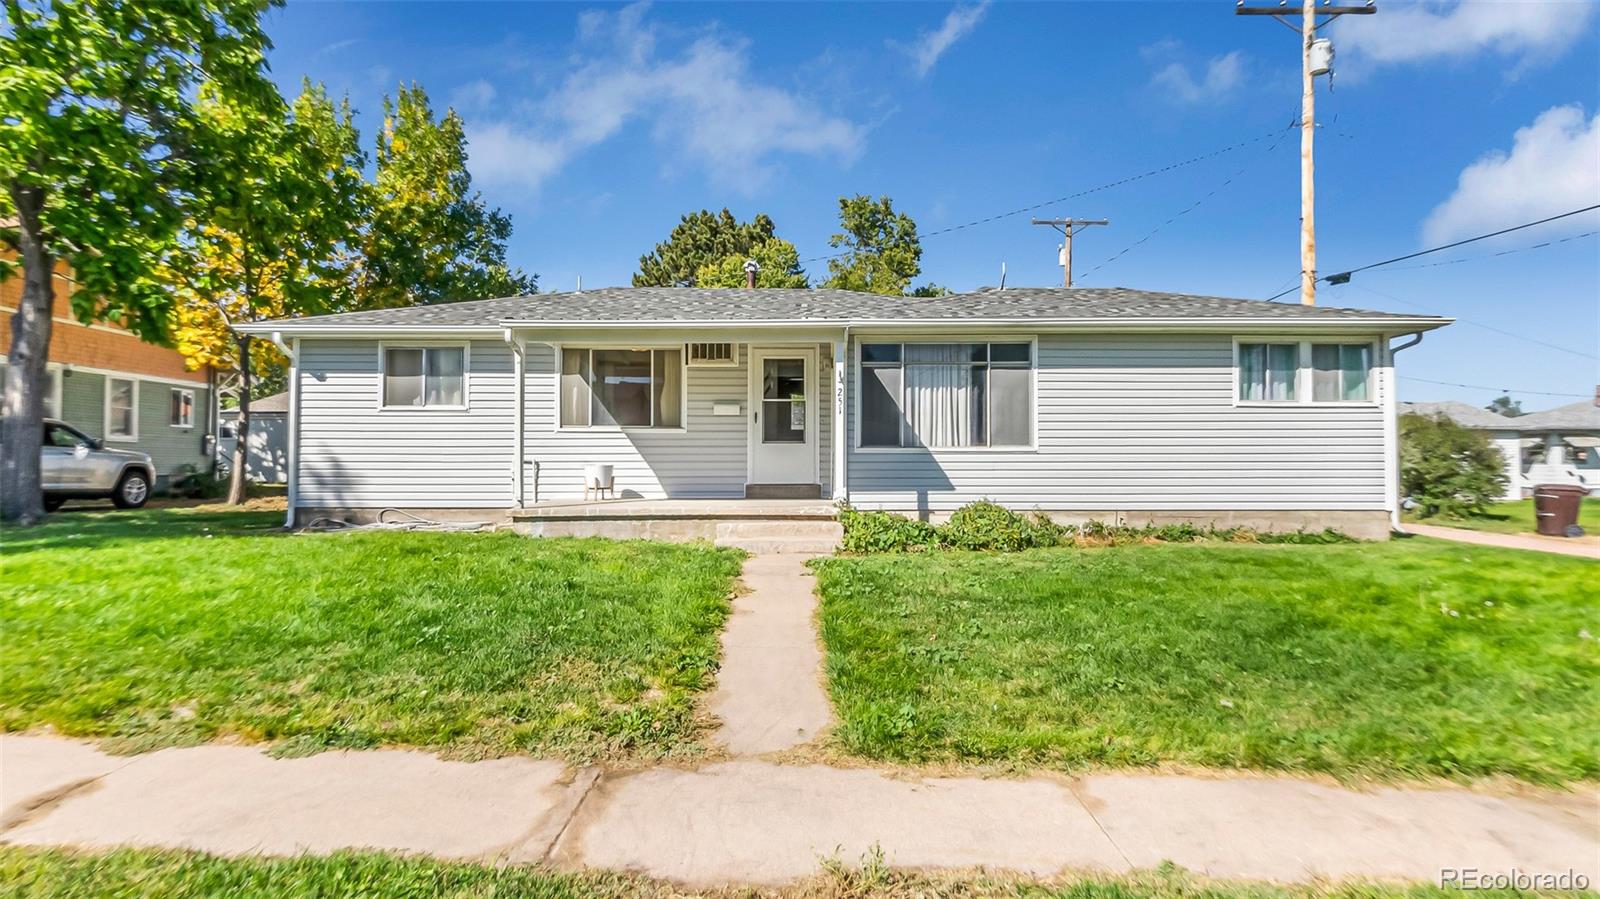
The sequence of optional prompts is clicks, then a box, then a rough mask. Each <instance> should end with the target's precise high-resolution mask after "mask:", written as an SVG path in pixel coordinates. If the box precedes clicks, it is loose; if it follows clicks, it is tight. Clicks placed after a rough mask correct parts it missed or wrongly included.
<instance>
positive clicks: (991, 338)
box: [850, 334, 1039, 455]
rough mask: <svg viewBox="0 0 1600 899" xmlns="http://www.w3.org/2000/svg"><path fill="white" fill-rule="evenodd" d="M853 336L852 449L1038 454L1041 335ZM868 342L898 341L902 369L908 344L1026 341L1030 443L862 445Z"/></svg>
mask: <svg viewBox="0 0 1600 899" xmlns="http://www.w3.org/2000/svg"><path fill="white" fill-rule="evenodd" d="M852 336H853V339H854V341H855V347H854V350H853V353H854V356H855V360H854V367H855V384H854V385H853V386H854V387H855V389H854V390H852V391H851V394H852V396H851V398H850V407H851V413H852V414H851V417H850V420H851V421H852V422H854V424H855V427H854V431H855V433H854V434H852V435H850V448H851V450H852V451H853V452H857V453H866V454H872V453H922V454H924V455H926V454H929V453H1037V452H1038V451H1039V337H1038V335H1037V334H1033V335H1029V336H1027V337H1019V336H1016V335H1005V334H994V335H983V334H979V335H973V336H967V335H962V336H960V337H954V336H943V337H929V336H927V335H915V336H908V335H898V334H881V335H877V334H875V335H872V336H864V335H861V334H856V335H852ZM868 343H898V344H900V346H901V351H900V353H901V356H900V358H901V363H900V364H901V366H902V369H903V367H904V365H905V361H904V360H905V349H904V347H905V346H906V345H907V344H914V343H939V344H950V343H991V344H992V343H1025V344H1027V345H1028V404H1029V413H1030V414H1029V421H1028V425H1029V429H1028V443H1027V445H1026V446H1020V445H1019V446H863V445H862V444H861V435H862V433H863V432H864V431H865V430H866V429H865V428H863V427H862V418H861V393H862V384H863V381H862V370H863V369H864V368H865V366H863V365H862V362H861V347H862V345H863V344H868ZM901 377H902V378H904V377H905V374H904V372H903V371H902V373H901ZM903 390H904V382H903V381H902V391H903ZM984 402H985V403H990V402H993V398H992V396H991V395H990V394H989V392H988V391H985V392H984ZM988 411H989V410H988V409H985V410H984V420H985V421H986V422H991V423H992V421H991V419H990V418H989V415H988Z"/></svg>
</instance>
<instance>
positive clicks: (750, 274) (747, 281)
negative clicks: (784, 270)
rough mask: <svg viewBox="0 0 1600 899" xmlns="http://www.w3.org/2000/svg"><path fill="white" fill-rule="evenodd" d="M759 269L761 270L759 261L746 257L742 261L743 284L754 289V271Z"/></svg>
mask: <svg viewBox="0 0 1600 899" xmlns="http://www.w3.org/2000/svg"><path fill="white" fill-rule="evenodd" d="M759 271H761V263H759V262H757V261H755V260H754V259H746V260H745V261H744V286H746V287H748V288H750V289H751V290H754V289H755V286H756V272H759Z"/></svg>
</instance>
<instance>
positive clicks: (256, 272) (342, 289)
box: [164, 82, 365, 503]
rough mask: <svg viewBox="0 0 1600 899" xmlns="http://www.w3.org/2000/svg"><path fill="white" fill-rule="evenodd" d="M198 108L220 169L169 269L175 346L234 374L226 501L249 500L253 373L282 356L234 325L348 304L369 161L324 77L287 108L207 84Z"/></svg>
mask: <svg viewBox="0 0 1600 899" xmlns="http://www.w3.org/2000/svg"><path fill="white" fill-rule="evenodd" d="M197 112H198V113H199V115H200V117H201V118H202V119H203V120H204V121H205V122H206V123H207V128H206V134H207V135H208V136H209V137H210V138H211V140H210V142H209V149H210V153H209V154H208V155H209V156H210V158H211V164H212V165H213V166H215V167H216V168H217V169H218V171H217V172H215V173H214V176H213V177H211V178H208V179H207V181H206V187H205V188H204V190H202V191H199V192H197V197H196V203H195V204H194V205H195V210H194V211H195V215H196V218H195V219H194V220H191V222H190V224H189V225H188V227H186V228H185V229H184V232H183V236H182V240H181V241H180V244H179V246H178V248H177V249H176V250H175V251H174V252H173V253H171V254H169V257H168V261H167V264H166V266H165V268H164V274H165V275H166V276H167V280H168V281H169V283H170V284H171V285H172V286H173V292H174V295H175V296H176V298H177V314H176V320H175V324H176V328H175V331H176V338H177V346H178V349H179V350H180V351H181V352H182V353H183V354H184V355H185V357H186V358H187V359H188V360H189V362H190V364H192V365H195V366H199V365H208V366H211V367H212V368H215V369H217V370H219V371H222V372H227V373H231V374H233V375H234V376H235V377H236V382H237V384H238V399H239V417H238V423H237V440H236V441H235V443H234V448H233V458H232V460H231V462H230V466H229V467H230V470H231V471H230V474H231V482H230V484H229V489H228V501H229V502H231V503H242V502H244V500H245V492H246V476H245V475H246V468H247V466H246V464H245V463H246V459H247V455H248V447H249V437H250V400H251V397H252V394H253V393H254V380H255V378H256V377H257V376H258V375H266V374H270V373H271V372H273V371H275V370H278V369H281V367H282V365H283V359H282V355H281V354H280V353H279V351H278V350H276V349H275V348H273V347H272V345H271V344H270V343H263V342H261V341H259V340H257V339H256V338H254V337H252V336H250V335H247V334H242V333H239V332H238V331H237V330H235V329H234V326H236V325H240V324H244V323H249V322H257V321H262V320H265V319H269V318H281V317H284V316H286V315H315V314H317V313H320V312H325V311H328V310H331V309H337V308H341V307H343V306H345V305H346V304H347V303H348V302H349V294H350V292H351V286H352V282H351V277H352V276H351V264H350V263H351V259H350V247H351V246H352V245H353V244H354V243H355V240H356V237H357V235H358V234H359V230H358V229H359V227H360V224H361V221H362V220H363V214H364V208H363V205H364V199H365V182H364V181H363V179H362V173H361V170H362V166H363V164H364V160H363V158H362V154H361V148H360V141H359V137H358V136H357V133H356V129H355V125H354V124H353V123H352V115H351V111H350V107H349V104H348V103H344V104H341V105H340V106H338V107H335V106H334V104H333V103H332V102H331V101H330V100H329V99H328V95H327V93H326V92H325V91H324V90H323V88H322V87H321V86H320V85H313V84H311V83H309V82H307V83H306V84H305V85H304V87H303V88H302V91H301V93H300V96H299V97H298V98H297V99H296V100H295V102H294V105H293V107H292V109H284V108H282V104H281V102H280V104H278V106H277V107H276V108H270V109H261V108H257V107H255V106H239V105H237V104H234V103H231V102H229V100H228V98H227V97H226V96H225V95H221V94H218V93H216V92H214V91H211V90H210V89H209V87H208V88H207V89H205V90H204V91H203V92H202V94H201V98H200V102H199V104H197Z"/></svg>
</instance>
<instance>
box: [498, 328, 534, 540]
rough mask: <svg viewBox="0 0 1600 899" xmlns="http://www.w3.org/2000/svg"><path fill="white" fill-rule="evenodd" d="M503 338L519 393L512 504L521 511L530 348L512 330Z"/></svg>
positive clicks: (515, 411) (513, 440)
mask: <svg viewBox="0 0 1600 899" xmlns="http://www.w3.org/2000/svg"><path fill="white" fill-rule="evenodd" d="M502 336H503V337H504V338H505V342H506V345H507V346H509V347H510V348H511V373H512V377H513V378H514V379H515V380H516V392H517V400H516V404H515V405H514V406H513V407H512V408H513V413H512V420H513V422H514V423H513V425H512V427H513V428H515V433H514V434H512V438H511V502H512V504H513V506H515V507H516V508H517V509H521V508H522V507H523V505H524V502H523V497H524V496H525V495H526V492H525V490H524V489H523V480H524V479H525V478H524V474H523V466H524V461H523V444H522V441H523V433H522V432H523V430H524V428H523V416H524V413H523V408H522V407H523V404H524V401H525V397H526V394H527V392H528V384H527V367H528V362H527V357H528V347H527V344H525V343H524V342H523V341H522V339H521V338H519V337H517V336H516V332H515V331H514V330H512V329H511V328H506V329H505V332H504V334H503V335H502ZM534 496H535V498H537V497H538V487H537V486H535V487H534Z"/></svg>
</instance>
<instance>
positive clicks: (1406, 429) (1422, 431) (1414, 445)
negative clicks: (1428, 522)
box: [1400, 413, 1506, 518]
mask: <svg viewBox="0 0 1600 899" xmlns="http://www.w3.org/2000/svg"><path fill="white" fill-rule="evenodd" d="M1505 487H1506V474H1505V458H1504V457H1503V456H1501V455H1500V451H1499V450H1497V449H1495V447H1494V444H1492V443H1490V442H1489V435H1487V434H1485V433H1483V432H1482V431H1474V430H1472V429H1470V428H1464V427H1462V426H1461V425H1459V424H1456V423H1455V422H1453V421H1451V420H1450V419H1448V418H1446V417H1444V416H1443V415H1439V416H1427V415H1417V414H1414V413H1412V414H1407V415H1402V416H1400V490H1401V492H1402V493H1403V494H1404V495H1407V496H1409V497H1411V499H1412V500H1413V501H1415V502H1416V503H1417V505H1418V507H1419V513H1420V514H1421V516H1422V517H1423V518H1431V517H1433V516H1435V515H1443V516H1445V517H1448V518H1463V517H1466V516H1468V515H1481V514H1483V512H1484V510H1485V507H1486V506H1487V505H1488V504H1489V503H1491V502H1493V501H1494V500H1495V499H1496V498H1498V497H1499V496H1500V495H1501V494H1502V493H1504V491H1505Z"/></svg>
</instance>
